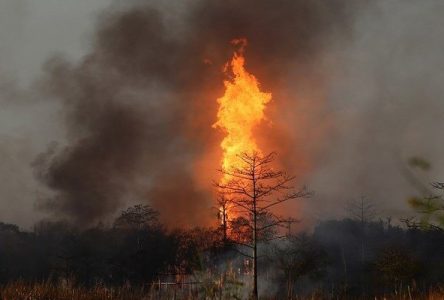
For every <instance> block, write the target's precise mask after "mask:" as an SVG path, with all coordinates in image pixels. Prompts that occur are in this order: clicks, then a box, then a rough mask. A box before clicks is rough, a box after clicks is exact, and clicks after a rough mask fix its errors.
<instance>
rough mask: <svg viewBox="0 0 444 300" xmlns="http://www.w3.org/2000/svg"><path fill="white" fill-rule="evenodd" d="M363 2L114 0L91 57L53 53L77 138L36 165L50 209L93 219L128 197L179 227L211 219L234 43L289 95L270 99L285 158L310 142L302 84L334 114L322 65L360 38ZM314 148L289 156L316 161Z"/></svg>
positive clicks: (267, 86)
mask: <svg viewBox="0 0 444 300" xmlns="http://www.w3.org/2000/svg"><path fill="white" fill-rule="evenodd" d="M357 8H358V5H357V4H351V3H349V2H346V1H294V0H280V1H266V0H260V1H257V0H255V1H252V0H250V1H231V0H229V1H216V0H214V1H194V2H189V3H188V6H187V7H186V9H184V10H180V11H170V10H168V9H167V8H165V7H163V6H162V5H159V4H156V3H151V4H140V5H136V6H132V7H130V6H123V7H118V6H112V7H111V8H109V9H108V10H107V11H106V13H103V14H102V15H101V17H100V21H99V22H98V25H97V32H96V34H95V38H94V47H93V49H92V50H91V51H90V53H89V54H88V55H86V56H85V57H84V58H83V59H82V60H81V62H79V63H75V64H70V63H68V62H67V61H64V60H63V59H62V58H53V59H51V60H50V61H48V63H47V64H46V66H45V68H46V78H45V80H43V83H42V85H43V86H44V89H45V91H46V92H47V93H48V94H50V95H52V96H53V97H54V98H55V99H57V101H60V103H61V104H62V107H63V115H64V118H65V124H66V128H67V142H66V144H63V145H58V146H53V147H51V148H50V149H49V150H48V151H47V152H46V153H44V154H42V155H40V156H39V158H38V160H37V161H36V163H35V168H36V173H37V176H38V178H39V179H40V180H41V181H43V182H44V183H45V184H46V185H47V186H49V187H50V188H51V189H52V190H53V191H54V193H55V195H54V196H51V197H49V198H48V199H46V200H43V201H41V203H40V204H39V205H40V207H42V208H45V209H47V210H49V211H51V212H53V213H54V214H56V215H58V216H60V215H62V216H66V217H69V218H71V219H72V220H73V221H75V222H78V223H82V224H91V223H93V222H96V221H98V220H101V219H104V218H106V217H107V216H109V215H112V214H113V213H115V212H116V211H117V210H118V209H119V208H122V207H123V206H124V205H126V204H128V203H131V202H146V203H150V204H152V205H153V207H155V208H157V209H158V210H159V211H160V213H161V216H162V218H163V219H164V221H167V222H168V223H169V224H174V225H196V224H203V223H205V222H208V220H209V219H210V217H211V216H210V213H211V206H212V201H213V199H212V194H211V180H212V179H215V178H216V177H215V176H217V173H216V172H215V171H214V170H216V169H217V168H218V160H217V159H214V158H217V157H218V151H219V150H218V143H219V142H218V141H220V139H221V137H220V133H218V132H216V131H215V130H213V129H211V124H213V123H214V120H215V115H216V101H215V99H216V98H217V97H218V96H220V95H221V94H222V88H223V79H224V77H223V74H222V72H221V69H222V66H223V65H224V63H225V62H226V61H227V60H228V59H229V57H230V55H231V53H232V50H233V49H232V48H231V47H230V44H229V42H230V40H232V39H233V38H237V37H245V38H247V39H248V42H249V45H248V48H247V68H248V69H249V70H251V71H252V73H254V74H255V75H257V77H258V78H259V80H260V81H261V82H262V83H263V86H264V90H270V91H272V92H273V96H274V98H276V99H282V100H281V101H280V102H276V104H275V105H274V106H272V107H271V108H270V112H269V113H270V119H271V120H272V122H273V124H272V126H273V128H274V129H273V131H271V130H268V131H267V130H265V129H264V133H263V135H262V136H263V141H262V142H263V143H264V144H267V145H271V146H269V147H268V146H267V147H268V148H269V149H270V150H278V151H280V152H282V153H283V157H285V156H287V155H288V154H289V153H291V151H292V150H291V149H294V144H295V143H296V142H300V141H301V140H296V139H295V138H294V137H293V136H292V133H290V132H294V130H293V129H294V128H293V126H292V125H291V124H302V125H304V124H305V127H308V122H306V123H304V121H301V120H300V119H299V120H298V121H295V123H292V122H293V121H292V119H293V120H294V119H295V118H297V117H298V116H296V115H289V114H288V113H287V114H285V113H283V112H284V111H287V112H288V111H292V108H294V105H295V104H291V103H292V101H293V100H294V98H293V97H292V95H290V94H291V93H292V90H293V87H292V85H293V84H294V82H298V84H297V86H300V87H302V86H303V87H304V88H303V89H302V88H301V89H300V90H299V93H300V95H301V97H305V98H306V99H308V100H310V101H312V103H314V104H313V105H312V104H310V106H309V107H307V109H313V110H316V111H322V109H319V108H318V105H320V103H319V102H318V101H320V99H321V97H320V96H321V95H322V94H323V89H324V81H325V79H326V78H324V76H323V75H322V74H320V73H319V72H317V71H316V66H317V65H318V64H319V63H318V60H319V59H321V57H322V54H323V53H324V52H325V49H326V48H327V47H328V43H329V41H330V40H347V39H349V38H350V34H351V33H350V31H349V28H350V26H351V23H352V20H353V14H354V11H355V10H357ZM294 70H297V71H294ZM299 79H300V80H299ZM290 87H291V88H290ZM315 89H316V91H315V92H313V90H315ZM276 101H277V100H276ZM293 102H294V101H293ZM300 103H308V102H307V101H306V102H304V101H300V102H298V104H297V105H301V104H300ZM286 104H288V105H289V107H290V108H288V106H287V108H286V109H285V108H284V107H285V105H286ZM281 112H282V113H281ZM280 114H281V117H280V118H277V119H274V118H275V117H276V116H279V115H280ZM274 120H276V121H274ZM319 126H320V127H324V126H325V124H321V125H319ZM313 132H314V131H313ZM274 139H275V140H274ZM299 139H303V137H301V136H299ZM270 141H272V142H270ZM259 142H261V141H259ZM305 144H307V143H305ZM309 147H312V146H309V145H308V144H307V146H306V147H305V148H304V147H302V148H300V149H299V150H294V151H293V152H292V155H293V156H292V157H291V158H287V161H283V164H284V165H285V164H286V163H288V164H287V165H288V166H289V167H290V168H293V166H294V169H297V167H302V166H304V167H307V166H305V165H304V164H306V162H305V161H304V159H303V157H304V155H306V154H307V151H308V149H309ZM276 148H278V149H276ZM313 151H314V150H313ZM297 152H300V155H295V153H297ZM208 157H211V159H212V162H213V164H211V163H208V161H209V160H207V159H205V158H208ZM298 163H299V165H298ZM196 174H197V175H196Z"/></svg>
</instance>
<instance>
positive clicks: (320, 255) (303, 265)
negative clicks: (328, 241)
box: [271, 234, 327, 299]
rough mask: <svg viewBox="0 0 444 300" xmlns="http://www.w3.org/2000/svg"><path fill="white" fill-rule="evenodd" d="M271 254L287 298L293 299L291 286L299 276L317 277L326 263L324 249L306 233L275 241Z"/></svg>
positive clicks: (292, 286)
mask: <svg viewBox="0 0 444 300" xmlns="http://www.w3.org/2000/svg"><path fill="white" fill-rule="evenodd" d="M271 256H272V259H273V260H274V261H276V266H277V269H278V270H280V271H281V272H282V275H283V276H284V278H285V281H286V286H287V298H288V299H293V288H294V285H295V282H296V281H297V280H298V279H299V278H301V277H303V276H310V277H314V278H316V277H319V276H320V275H321V274H322V273H323V271H324V270H323V269H324V267H325V266H326V263H327V255H326V253H325V252H324V250H323V249H322V248H321V246H320V245H319V244H318V243H317V242H316V241H315V240H314V239H313V238H312V237H309V236H307V235H306V234H300V235H297V236H291V237H290V238H289V239H288V240H287V241H285V242H283V243H277V244H276V245H274V247H273V248H272V254H271Z"/></svg>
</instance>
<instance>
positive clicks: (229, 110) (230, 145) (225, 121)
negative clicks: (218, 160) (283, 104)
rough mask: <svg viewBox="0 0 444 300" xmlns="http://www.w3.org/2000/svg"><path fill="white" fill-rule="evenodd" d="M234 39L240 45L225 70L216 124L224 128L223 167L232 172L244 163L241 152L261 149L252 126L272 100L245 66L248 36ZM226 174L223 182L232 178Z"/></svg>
mask: <svg viewBox="0 0 444 300" xmlns="http://www.w3.org/2000/svg"><path fill="white" fill-rule="evenodd" d="M232 43H233V44H234V45H236V46H239V49H238V50H237V51H235V52H234V55H233V58H232V60H231V62H229V63H227V64H226V66H225V70H224V72H225V73H228V71H231V73H232V74H233V75H234V76H233V78H232V79H231V80H226V81H224V85H225V93H224V95H223V97H221V98H219V99H217V102H218V104H219V110H218V112H217V122H216V123H215V124H214V125H213V127H215V128H221V129H222V130H223V131H224V132H225V134H226V135H225V138H224V139H223V141H222V143H221V147H222V150H223V157H222V169H223V170H225V171H228V172H230V171H231V170H233V169H235V168H241V167H242V161H241V160H240V158H239V154H241V153H249V154H251V153H253V152H259V153H260V152H261V151H260V149H259V148H258V146H257V144H256V141H255V139H254V136H253V129H254V127H255V126H256V125H258V124H259V123H260V122H261V121H263V120H265V113H264V110H265V106H266V104H267V103H268V102H270V101H271V93H264V92H262V91H261V90H260V89H259V87H260V84H259V82H258V80H257V79H256V77H255V76H254V75H252V74H250V73H248V72H247V71H246V70H245V58H244V56H243V53H244V49H245V46H246V45H247V40H246V39H236V40H233V41H232ZM230 177H231V176H230V175H228V174H224V176H223V178H222V179H221V183H227V182H228V181H229V180H230V179H231V178H230Z"/></svg>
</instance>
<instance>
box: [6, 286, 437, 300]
mask: <svg viewBox="0 0 444 300" xmlns="http://www.w3.org/2000/svg"><path fill="white" fill-rule="evenodd" d="M0 295H1V299H2V300H59V299H60V300H113V299H116V300H117V299H122V300H143V299H236V298H237V297H235V296H234V295H230V294H229V293H226V292H224V291H222V290H212V291H209V290H205V289H202V288H193V289H191V288H187V287H183V286H182V287H174V288H173V287H163V288H162V289H161V290H159V288H158V286H156V285H153V286H152V287H149V286H147V287H138V288H133V287H129V286H126V287H125V286H124V287H120V288H108V287H105V286H100V285H98V286H95V287H93V288H82V287H73V286H70V285H69V284H53V283H48V282H44V283H24V282H21V281H17V282H13V283H9V284H6V285H4V286H2V287H1V288H0ZM238 299H241V298H238ZM261 299H262V298H261ZM263 299H278V298H263ZM293 299H294V300H308V299H312V300H318V299H374V300H376V299H381V300H382V299H387V300H389V299H393V300H404V299H408V300H416V299H418V300H422V299H424V300H442V299H444V287H441V288H434V289H430V291H428V292H423V293H419V292H415V291H409V290H405V291H402V292H399V293H392V294H387V295H380V296H378V297H375V296H369V297H366V298H350V297H343V296H335V295H325V294H313V295H310V296H305V297H294V298H293Z"/></svg>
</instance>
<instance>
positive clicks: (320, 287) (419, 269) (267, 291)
mask: <svg viewBox="0 0 444 300" xmlns="http://www.w3.org/2000/svg"><path fill="white" fill-rule="evenodd" d="M0 245H1V247H0V282H1V284H2V286H3V288H2V297H3V298H4V299H16V298H17V299H18V297H19V296H15V297H13V296H11V291H16V292H17V293H18V291H22V293H25V294H26V292H30V291H36V290H45V288H46V292H50V290H51V291H52V292H53V293H62V292H61V290H60V289H63V287H64V288H65V289H66V286H69V287H70V290H72V293H73V294H72V297H71V298H69V299H80V298H79V297H77V298H76V297H75V295H74V293H80V292H81V291H82V290H85V289H88V290H91V291H95V293H99V294H100V293H103V291H101V290H100V289H104V290H106V291H108V293H110V295H111V294H112V295H114V294H116V293H123V291H124V290H125V287H127V288H128V287H132V288H131V293H134V295H137V293H139V292H141V291H145V293H146V295H149V294H150V293H151V294H153V293H154V294H155V295H157V296H158V294H157V293H158V292H159V284H160V286H161V287H162V284H164V283H165V284H166V283H170V284H174V287H169V288H168V286H164V287H162V288H163V289H164V290H165V291H168V290H169V293H171V291H172V290H171V288H173V289H174V290H176V289H177V290H178V292H177V296H179V294H180V293H182V295H185V296H186V297H193V295H194V296H196V295H197V294H196V293H201V294H200V295H203V294H205V295H213V296H214V297H216V298H217V297H218V296H217V295H219V296H222V295H223V296H224V297H229V298H230V297H234V296H238V297H245V291H243V287H245V286H248V285H249V284H250V283H249V277H251V276H250V275H249V272H250V271H251V270H250V269H251V266H250V265H249V264H248V261H247V260H246V259H245V258H242V256H241V255H239V253H238V252H237V250H238V246H235V245H234V244H231V243H230V242H229V241H224V240H223V234H222V232H221V229H219V228H218V229H211V228H195V229H192V230H174V231H170V230H167V229H166V228H165V227H164V226H162V225H161V224H160V223H159V222H158V221H157V213H156V212H155V211H153V210H152V209H151V208H150V207H148V206H135V207H132V208H129V209H128V210H126V211H124V212H122V214H121V216H120V217H119V218H117V219H116V221H115V222H114V226H111V227H105V226H100V225H99V226H96V227H94V228H89V229H85V230H81V229H78V228H76V227H73V226H70V225H68V224H67V223H62V222H54V223H52V222H42V223H39V224H37V225H36V226H35V228H34V230H33V231H32V232H24V231H21V230H20V229H19V228H18V227H17V226H15V225H12V224H4V223H1V224H0ZM443 253H444V232H443V231H441V230H438V229H434V230H431V229H428V230H424V229H421V228H407V227H406V228H403V227H402V226H398V225H396V226H395V225H392V224H391V221H390V220H387V221H382V220H378V221H366V220H358V219H344V220H331V221H325V222H321V223H320V224H318V225H317V226H316V227H315V229H314V230H313V232H310V233H299V234H297V235H290V236H288V237H287V239H279V240H276V241H273V242H270V243H263V244H261V246H260V262H259V275H260V280H259V282H260V284H259V292H260V294H262V295H263V297H270V298H271V297H278V298H284V297H295V295H313V294H314V293H315V294H319V295H321V294H322V295H329V297H332V298H334V297H341V298H345V297H372V296H373V297H374V296H375V295H393V296H396V295H398V296H399V295H401V294H404V295H408V294H410V295H412V294H415V293H424V295H425V293H428V292H429V291H430V289H434V291H438V289H439V287H440V286H442V283H444V272H443V271H442V270H443V269H444V256H443ZM28 283H29V284H28ZM36 283H39V284H36ZM11 287H14V288H11ZM58 287H59V288H60V289H59V288H58ZM99 290H100V292H99ZM179 290H180V291H181V292H180V293H179ZM184 291H186V293H185V292H184ZM113 293H114V294H113ZM125 293H128V295H130V294H131V293H130V292H129V290H128V291H126V292H125ZM165 293H166V292H165ZM175 293H176V292H175ZM193 293H194V294H193ZM8 295H9V296H8ZM165 295H166V294H165ZM185 296H184V297H185ZM60 297H61V296H60ZM110 297H111V296H110ZM128 297H129V296H128ZM134 297H135V298H137V296H134ZM118 298H119V297H117V296H116V298H115V299H118ZM121 298H124V297H123V296H122V297H121ZM139 298H140V297H139ZM36 299H43V298H36ZM67 299H68V298H67ZM92 299H96V298H92ZM97 299H102V298H97ZM103 299H105V298H103ZM107 299H111V298H107ZM128 299H130V298H128Z"/></svg>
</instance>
